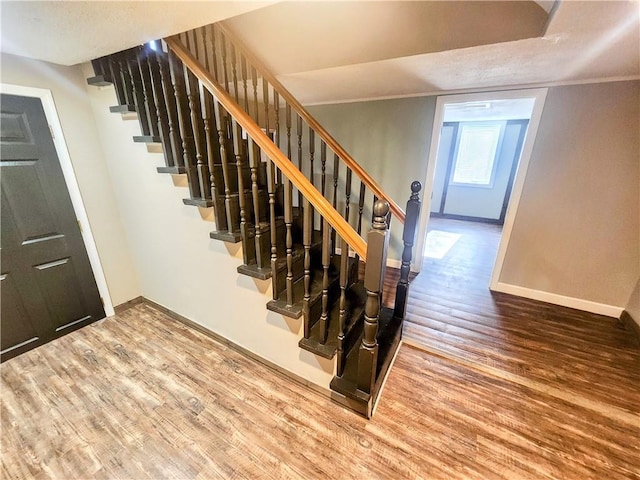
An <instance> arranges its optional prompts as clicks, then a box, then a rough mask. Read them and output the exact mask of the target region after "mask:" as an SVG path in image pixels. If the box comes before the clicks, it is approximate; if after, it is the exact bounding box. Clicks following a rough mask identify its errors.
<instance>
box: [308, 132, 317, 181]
mask: <svg viewBox="0 0 640 480" xmlns="http://www.w3.org/2000/svg"><path fill="white" fill-rule="evenodd" d="M315 153H316V132H315V131H314V130H313V129H312V128H311V127H309V163H310V164H311V166H310V167H309V181H310V182H311V185H315V183H314V181H313V177H314V174H315V172H314V171H313V161H314V160H315V158H314V157H315Z"/></svg>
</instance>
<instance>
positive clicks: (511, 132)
mask: <svg viewBox="0 0 640 480" xmlns="http://www.w3.org/2000/svg"><path fill="white" fill-rule="evenodd" d="M527 125H528V120H509V121H492V122H455V123H447V124H444V125H443V128H442V133H441V146H442V148H441V149H440V150H439V153H438V168H437V169H436V178H435V182H434V196H433V199H434V201H433V202H432V211H434V213H436V214H437V215H441V216H445V217H449V218H461V219H469V220H473V219H478V220H486V221H491V222H494V223H499V224H502V223H503V222H504V217H505V214H506V208H507V205H508V202H509V196H510V194H511V188H512V185H513V179H514V177H515V172H516V168H517V165H518V161H519V159H520V153H521V151H522V145H523V142H524V138H525V134H526V130H527ZM441 162H442V163H441ZM474 162H477V163H476V164H474ZM443 167H444V168H443Z"/></svg>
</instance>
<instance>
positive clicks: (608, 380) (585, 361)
mask: <svg viewBox="0 0 640 480" xmlns="http://www.w3.org/2000/svg"><path fill="white" fill-rule="evenodd" d="M429 229H437V230H441V231H447V232H453V233H458V234H461V237H460V239H459V240H458V242H457V243H456V244H455V245H454V246H453V248H452V249H451V250H450V252H449V253H448V254H447V255H446V256H445V257H444V258H443V259H440V260H439V259H432V258H425V262H424V266H423V269H422V272H421V273H420V275H418V276H417V278H415V280H413V282H412V284H411V292H410V296H409V303H408V306H407V318H406V320H407V321H406V323H405V329H404V338H405V341H408V342H411V343H412V344H415V345H418V346H419V347H420V348H423V349H425V350H427V351H429V352H431V353H433V354H437V355H441V356H443V357H445V358H448V359H451V360H454V361H456V362H458V363H460V364H462V365H465V366H468V367H472V368H475V369H479V370H480V371H482V372H484V373H488V374H491V375H493V376H497V377H499V378H502V379H505V380H508V381H512V382H516V383H519V384H522V385H526V386H528V387H531V388H536V389H537V390H540V391H544V392H546V393H549V394H552V395H554V396H556V397H558V398H561V399H563V400H566V401H570V402H572V403H575V404H579V405H582V406H585V407H588V408H591V409H596V410H599V411H606V412H607V414H608V415H610V416H615V417H618V418H626V419H628V420H630V421H632V420H635V421H636V422H637V423H638V424H639V425H640V417H638V414H639V413H640V350H639V348H638V341H637V338H636V337H634V335H633V333H632V332H630V331H629V330H626V329H625V328H624V326H623V324H622V323H621V322H620V321H619V320H617V319H613V318H609V317H604V316H601V315H595V314H590V313H585V312H582V311H578V310H573V309H569V308H563V307H558V306H556V305H550V304H547V303H543V302H538V301H535V300H527V299H523V298H518V297H514V296H511V295H506V294H501V293H492V292H491V291H489V287H488V286H489V280H490V276H491V271H492V269H493V264H494V261H495V256H496V252H497V248H498V242H499V240H500V234H501V231H500V227H499V226H496V225H490V224H484V223H473V222H464V221H458V220H445V219H440V218H432V219H431V220H430V222H429ZM638 443H640V442H638Z"/></svg>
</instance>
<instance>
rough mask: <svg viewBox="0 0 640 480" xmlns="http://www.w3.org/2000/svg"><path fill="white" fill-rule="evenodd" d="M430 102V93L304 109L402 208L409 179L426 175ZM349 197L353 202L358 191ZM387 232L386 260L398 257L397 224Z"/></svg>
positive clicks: (431, 114)
mask: <svg viewBox="0 0 640 480" xmlns="http://www.w3.org/2000/svg"><path fill="white" fill-rule="evenodd" d="M435 106H436V98H435V97H419V98H403V99H395V100H379V101H372V102H357V103H348V104H337V105H322V106H313V107H308V110H309V112H310V113H311V115H313V116H314V117H315V118H316V119H317V120H318V121H319V122H320V124H321V125H323V126H324V127H325V128H326V129H327V130H328V132H329V133H330V134H331V135H332V136H333V137H334V138H335V139H336V140H337V141H338V142H339V143H340V144H341V145H342V146H343V147H344V148H345V150H347V152H349V153H350V154H351V155H352V156H353V158H355V159H356V161H357V162H358V163H359V164H360V165H362V166H363V167H364V169H365V170H366V171H367V172H369V174H370V175H371V176H372V177H373V178H374V179H375V180H376V181H377V182H378V183H379V184H380V185H381V186H382V188H384V190H385V191H386V192H387V193H388V194H389V195H390V196H391V198H393V199H394V200H395V201H396V202H397V203H398V204H399V205H400V206H402V208H404V206H405V205H406V203H407V200H408V199H409V195H410V194H411V189H410V188H409V187H410V185H411V182H412V181H413V180H419V181H421V182H422V181H424V179H425V177H426V175H427V158H428V156H429V147H430V143H431V130H432V128H433V117H434V113H435ZM354 195H355V196H356V201H357V190H355V192H354ZM366 214H367V213H365V215H366ZM370 215H371V214H370V213H368V216H369V217H370ZM391 231H392V239H391V248H390V251H389V258H390V259H395V260H399V259H400V258H401V255H402V249H401V247H402V242H401V237H402V230H401V228H400V223H399V222H397V221H396V222H395V223H394V222H393V221H392V224H391Z"/></svg>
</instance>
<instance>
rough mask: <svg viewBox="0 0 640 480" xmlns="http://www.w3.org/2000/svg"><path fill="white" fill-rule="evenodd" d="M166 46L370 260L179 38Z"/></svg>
mask: <svg viewBox="0 0 640 480" xmlns="http://www.w3.org/2000/svg"><path fill="white" fill-rule="evenodd" d="M165 42H166V44H167V45H168V46H169V48H171V50H173V52H174V53H175V54H176V56H177V57H178V58H179V59H180V60H181V61H182V63H183V64H184V65H186V66H187V68H189V70H191V71H192V72H193V73H194V74H195V76H196V77H198V79H199V80H200V82H201V83H202V85H203V86H204V87H205V88H206V89H207V90H209V92H211V94H212V95H213V96H214V97H215V98H216V99H217V100H218V101H219V102H220V103H221V104H222V105H223V106H224V108H225V109H226V110H227V112H229V114H230V115H231V116H232V117H233V118H235V119H236V121H237V122H238V123H239V124H240V125H241V126H242V128H243V129H244V130H245V131H246V132H247V134H248V135H249V136H250V137H251V138H252V139H253V141H254V142H255V143H256V144H257V145H258V146H259V147H260V148H261V149H262V151H264V152H265V153H266V154H267V156H268V157H269V158H270V159H271V160H272V161H273V163H275V164H276V165H277V166H278V168H279V169H280V171H281V172H282V173H283V175H285V176H286V177H287V178H288V179H289V180H290V181H291V183H293V184H294V185H295V187H296V188H297V189H298V190H299V191H300V192H301V193H302V195H304V197H305V198H306V199H307V200H309V202H310V203H311V204H312V205H313V206H314V207H315V209H316V211H317V212H318V213H319V214H320V215H322V217H323V218H325V219H326V220H327V221H328V222H329V224H330V225H331V226H332V227H333V228H334V229H335V231H336V232H337V233H338V235H339V236H340V237H341V238H342V239H343V240H344V241H345V242H347V243H348V244H349V245H350V246H351V248H352V249H353V250H354V251H355V252H356V253H357V254H358V255H360V258H363V259H364V258H367V257H366V254H367V244H366V242H365V241H364V239H363V238H362V237H361V236H360V235H358V232H356V231H355V229H354V228H353V227H352V226H351V225H349V224H348V223H347V222H346V221H345V219H344V218H342V216H341V215H340V213H339V212H338V211H337V210H336V209H335V208H333V206H332V205H331V203H330V202H329V201H328V200H327V199H326V198H324V197H323V196H322V194H321V193H320V192H319V191H318V190H317V189H316V188H315V187H314V186H313V185H312V184H311V182H310V181H309V180H308V179H307V178H306V177H305V176H304V174H303V173H302V172H301V171H300V170H298V168H297V167H296V166H295V165H294V164H293V163H292V162H291V161H290V160H289V159H288V158H287V157H286V156H285V154H284V153H282V151H280V149H279V148H278V147H277V146H276V145H275V144H274V143H273V142H272V141H271V139H270V138H269V137H267V135H266V134H265V133H264V132H263V131H262V129H261V128H260V126H259V125H258V124H257V123H255V122H254V120H253V119H252V118H251V117H250V116H249V115H248V114H247V113H246V112H245V111H244V109H243V108H242V107H240V105H238V104H237V103H236V102H235V100H233V99H232V98H231V95H229V94H228V93H227V91H226V90H225V89H224V88H222V86H221V85H220V84H218V82H216V80H215V79H214V78H213V75H211V74H210V73H209V72H208V71H207V70H205V69H204V68H203V67H202V65H201V64H200V62H198V61H197V60H196V58H195V57H194V56H193V55H192V54H191V52H189V51H188V50H187V49H186V48H185V46H184V45H183V44H182V42H181V41H180V39H179V37H177V36H175V35H174V36H172V37H168V38H165Z"/></svg>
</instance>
